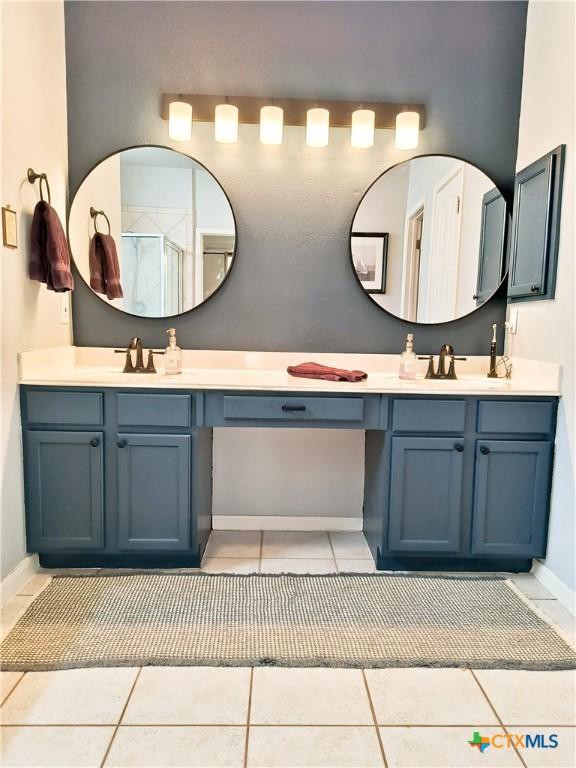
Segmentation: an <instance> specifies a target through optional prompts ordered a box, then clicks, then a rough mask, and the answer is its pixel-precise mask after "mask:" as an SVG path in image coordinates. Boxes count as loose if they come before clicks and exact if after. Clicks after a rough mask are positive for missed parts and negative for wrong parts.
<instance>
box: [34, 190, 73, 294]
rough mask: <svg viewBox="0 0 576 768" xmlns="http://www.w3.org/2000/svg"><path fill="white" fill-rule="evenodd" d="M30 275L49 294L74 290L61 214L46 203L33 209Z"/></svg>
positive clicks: (41, 203) (42, 202)
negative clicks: (46, 289) (42, 285)
mask: <svg viewBox="0 0 576 768" xmlns="http://www.w3.org/2000/svg"><path fill="white" fill-rule="evenodd" d="M28 275H29V276H30V279H31V280H38V281H40V282H41V283H46V287H47V288H48V289H49V290H50V291H56V292H57V293H63V292H64V291H73V290H74V278H73V277H72V272H71V271H70V251H69V250H68V241H67V240H66V235H65V234H64V230H63V228H62V224H61V222H60V219H59V218H58V214H57V213H56V211H55V210H54V208H52V206H50V205H49V204H48V203H47V202H46V201H45V200H41V201H40V202H39V203H37V204H36V208H34V216H33V217H32V226H31V228H30V257H29V262H28Z"/></svg>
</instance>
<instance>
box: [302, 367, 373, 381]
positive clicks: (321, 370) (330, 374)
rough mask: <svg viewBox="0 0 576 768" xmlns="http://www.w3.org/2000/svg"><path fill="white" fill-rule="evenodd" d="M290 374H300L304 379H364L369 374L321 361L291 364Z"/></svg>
mask: <svg viewBox="0 0 576 768" xmlns="http://www.w3.org/2000/svg"><path fill="white" fill-rule="evenodd" d="M287 370H288V373H289V374H290V376H299V377H301V378H303V379H323V380H324V381H364V379H367V378H368V374H367V373H364V371H347V370H346V369H345V368H332V367H331V366H329V365H320V363H300V365H289V366H288V369H287Z"/></svg>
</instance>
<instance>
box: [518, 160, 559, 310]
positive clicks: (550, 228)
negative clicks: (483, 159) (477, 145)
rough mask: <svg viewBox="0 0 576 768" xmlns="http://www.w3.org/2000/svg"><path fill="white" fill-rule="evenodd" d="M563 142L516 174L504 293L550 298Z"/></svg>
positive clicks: (555, 262) (557, 234)
mask: <svg viewBox="0 0 576 768" xmlns="http://www.w3.org/2000/svg"><path fill="white" fill-rule="evenodd" d="M564 154H565V146H564V145H562V146H560V147H558V148H557V149H555V150H554V151H553V152H550V153H549V154H547V155H545V156H544V157H542V158H540V159H539V160H537V161H536V162H535V163H532V164H531V165H529V166H528V167H527V168H524V169H523V170H522V171H520V173H518V174H517V176H516V182H515V187H514V211H513V215H512V244H511V256H510V277H509V281H508V296H509V297H510V299H512V300H522V301H526V300H533V299H553V298H554V293H555V288H556V265H557V260H558V241H559V237H560V211H561V203H562V177H563V172H564Z"/></svg>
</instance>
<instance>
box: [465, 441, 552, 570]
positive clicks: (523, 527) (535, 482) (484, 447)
mask: <svg viewBox="0 0 576 768" xmlns="http://www.w3.org/2000/svg"><path fill="white" fill-rule="evenodd" d="M551 469H552V444H551V443H550V442H544V441H541V440H538V441H529V440H479V441H478V442H477V445H476V490H475V496H474V530H473V539H472V551H473V552H474V553H475V554H483V555H491V556H498V555H501V554H505V555H508V556H510V555H512V556H517V557H542V556H543V555H544V553H545V546H546V520H547V515H548V497H549V494H550V481H551Z"/></svg>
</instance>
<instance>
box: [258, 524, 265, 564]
mask: <svg viewBox="0 0 576 768" xmlns="http://www.w3.org/2000/svg"><path fill="white" fill-rule="evenodd" d="M263 553H264V531H260V551H259V553H258V573H262V555H263Z"/></svg>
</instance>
